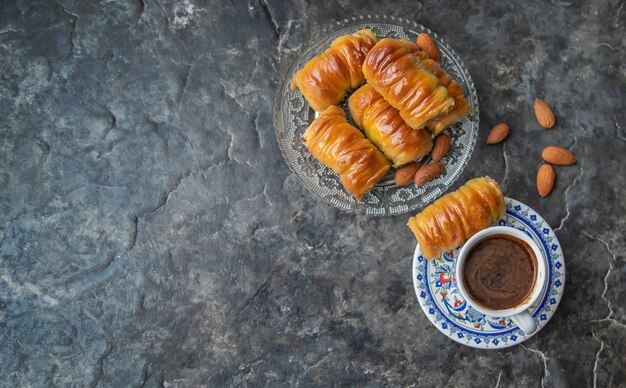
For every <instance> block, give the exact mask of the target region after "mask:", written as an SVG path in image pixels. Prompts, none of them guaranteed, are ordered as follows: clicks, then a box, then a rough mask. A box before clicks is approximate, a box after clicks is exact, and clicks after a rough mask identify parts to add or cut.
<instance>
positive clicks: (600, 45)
mask: <svg viewBox="0 0 626 388" xmlns="http://www.w3.org/2000/svg"><path fill="white" fill-rule="evenodd" d="M596 47H606V48H609V49H611V50H613V51H619V48H617V47H615V46H612V45H610V44H609V43H606V42H600V43H598V44H597V46H596Z"/></svg>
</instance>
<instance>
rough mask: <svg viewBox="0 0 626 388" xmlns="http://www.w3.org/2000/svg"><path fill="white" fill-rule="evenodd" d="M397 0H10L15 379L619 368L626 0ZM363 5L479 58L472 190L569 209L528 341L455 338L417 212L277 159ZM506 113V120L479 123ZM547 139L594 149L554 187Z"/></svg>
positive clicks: (2, 287) (609, 379)
mask: <svg viewBox="0 0 626 388" xmlns="http://www.w3.org/2000/svg"><path fill="white" fill-rule="evenodd" d="M385 3H386V2H368V1H359V2H350V1H344V0H338V1H334V2H325V3H322V2H319V3H317V2H306V1H290V2H283V1H278V0H260V1H254V0H249V1H248V2H246V1H234V2H228V1H208V2H205V1H200V0H182V1H165V2H159V1H155V0H137V1H118V0H112V1H106V2H99V4H96V2H89V1H72V0H59V1H58V2H53V1H11V0H9V1H4V2H2V3H1V4H0V163H1V168H0V205H1V211H0V253H1V260H0V385H3V386H116V387H120V386H143V385H145V386H160V385H166V386H217V387H222V386H297V385H301V386H308V385H360V386H364V385H367V386H385V385H389V386H396V385H411V384H413V386H457V385H463V386H476V387H484V386H490V385H491V386H497V385H498V384H499V386H539V385H542V386H546V387H551V386H558V387H561V386H598V387H605V386H624V385H625V381H626V380H625V379H626V376H625V372H624V371H625V370H626V337H625V335H624V334H625V330H624V329H625V322H626V311H625V308H626V300H625V297H626V293H625V292H624V284H623V283H624V280H625V273H626V266H625V261H626V238H625V234H626V217H625V216H624V214H625V213H626V195H625V194H624V190H625V189H626V184H625V176H626V173H625V171H626V147H625V146H626V129H625V128H626V115H625V114H624V106H625V101H624V100H625V91H626V88H625V86H626V82H625V80H626V65H625V64H624V57H625V55H624V54H625V53H624V47H625V37H626V34H625V33H624V27H625V23H626V9H623V8H624V3H623V1H599V0H596V1H591V2H558V1H556V2H552V3H548V2H542V3H540V4H532V3H530V2H526V1H515V2H512V3H508V4H489V2H487V1H478V2H457V1H446V2H435V1H429V2H424V3H420V2H417V1H398V2H393V4H389V5H386V4H385ZM368 13H369V14H389V15H397V16H403V17H406V18H410V19H412V20H415V21H417V22H419V23H422V24H424V25H425V26H427V27H429V28H431V29H433V30H435V31H436V32H437V33H439V34H440V35H441V36H442V37H443V38H444V39H445V40H446V41H448V42H449V43H450V44H451V45H452V46H453V47H454V48H455V50H456V51H457V52H458V53H459V54H460V56H461V58H462V59H463V60H464V62H465V64H466V65H467V66H468V68H469V70H470V73H471V74H472V76H473V79H474V81H475V83H476V87H477V90H478V94H479V98H480V105H481V117H480V119H481V130H480V133H479V143H478V144H477V146H476V149H475V153H474V156H473V158H472V160H471V161H470V163H469V165H468V167H467V169H466V170H465V172H464V174H463V176H462V178H461V179H460V180H459V181H458V182H457V184H456V186H458V185H460V184H461V183H462V182H463V181H465V180H467V179H469V178H471V177H474V176H477V175H482V174H489V175H491V176H493V177H494V178H496V179H498V180H500V181H502V183H503V187H504V189H505V191H506V193H507V195H508V196H511V197H514V198H517V199H519V200H521V201H522V202H524V203H526V204H529V205H530V206H531V207H533V208H534V209H536V210H537V211H538V212H540V213H541V214H542V215H543V216H544V217H545V218H546V220H547V221H548V222H549V223H550V224H551V225H552V226H553V227H554V228H555V229H556V231H557V235H558V237H559V239H560V241H561V243H562V246H563V248H564V251H565V255H566V261H567V285H566V290H565V295H564V298H563V300H562V303H561V306H560V308H559V309H558V312H557V313H556V315H555V316H554V317H553V319H552V321H551V322H550V323H549V324H548V325H547V327H545V329H544V330H542V331H541V332H540V333H539V334H538V335H537V336H535V337H533V338H532V339H530V340H529V341H527V342H526V343H525V344H524V346H515V347H513V348H509V349H506V350H501V351H479V350H475V349H471V348H467V347H463V346H461V345H459V344H457V343H455V342H453V341H451V340H450V339H448V338H446V337H444V336H443V335H441V334H440V333H439V332H438V331H437V330H436V329H435V328H434V327H433V326H432V325H431V324H430V322H429V321H428V319H427V318H426V317H425V316H424V314H423V313H422V311H421V309H420V307H419V305H418V303H417V300H416V298H415V295H414V293H413V289H412V282H411V274H410V269H411V256H412V253H413V250H414V247H415V243H414V240H413V237H412V235H411V234H410V232H409V230H408V229H407V228H406V227H405V223H406V220H407V217H408V216H407V215H403V216H396V217H388V218H368V217H365V216H356V215H352V214H349V213H346V212H342V211H339V210H336V209H333V208H331V207H329V206H327V205H325V204H324V203H323V202H321V201H320V200H318V199H317V198H315V197H313V195H312V194H310V193H309V192H308V191H307V190H306V189H304V187H303V186H302V185H301V184H300V183H299V181H298V180H297V178H296V177H295V176H294V175H293V174H292V173H291V172H290V170H289V169H288V167H287V165H286V163H285V162H284V161H283V159H282V157H281V154H280V151H279V149H278V145H277V142H276V139H275V135H274V128H273V118H272V115H273V109H274V102H273V101H274V95H275V89H276V86H277V84H278V81H279V79H280V77H281V74H282V73H283V72H284V71H285V70H286V68H287V66H288V64H289V62H290V61H291V60H293V59H294V58H295V57H296V55H297V51H298V49H299V48H300V47H301V46H302V45H303V44H304V43H306V42H307V40H308V39H309V38H310V36H311V34H312V33H314V32H315V31H317V30H319V28H320V27H321V26H324V25H326V24H328V23H330V22H331V21H332V20H337V19H341V18H343V17H345V16H352V15H358V14H368ZM535 97H542V98H545V99H546V100H547V101H549V102H550V104H551V105H552V106H553V107H554V109H555V112H556V116H557V126H556V128H555V129H552V130H542V129H540V128H539V126H538V125H537V123H536V121H535V119H534V116H533V112H532V101H533V100H534V98H535ZM502 121H505V122H508V123H509V124H510V126H511V128H512V134H511V136H510V138H509V139H507V140H506V142H505V143H503V144H501V145H496V146H487V145H485V144H484V139H485V138H486V135H487V131H488V129H489V128H490V127H491V126H493V125H494V124H496V123H498V122H502ZM550 144H557V145H563V146H566V147H568V148H569V149H571V150H572V151H573V152H574V153H575V154H576V156H577V157H578V160H579V162H578V164H576V165H575V166H572V167H559V168H557V174H558V177H557V184H556V187H555V190H554V192H553V193H552V194H551V195H550V196H549V197H548V198H545V199H541V198H540V197H539V196H538V194H537V193H536V190H535V187H534V182H535V174H536V170H537V168H538V166H539V164H540V150H541V148H542V147H543V146H545V145H550Z"/></svg>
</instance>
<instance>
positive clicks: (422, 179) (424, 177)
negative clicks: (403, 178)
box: [413, 162, 446, 186]
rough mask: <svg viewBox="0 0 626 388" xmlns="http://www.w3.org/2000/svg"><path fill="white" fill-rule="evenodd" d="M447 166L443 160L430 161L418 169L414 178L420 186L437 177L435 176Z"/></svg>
mask: <svg viewBox="0 0 626 388" xmlns="http://www.w3.org/2000/svg"><path fill="white" fill-rule="evenodd" d="M445 167H446V165H445V164H443V163H441V162H433V163H428V164H426V165H424V166H422V167H421V168H420V169H419V170H417V172H416V173H415V177H414V178H413V180H414V181H415V184H416V185H418V186H421V185H425V184H426V183H428V182H430V181H432V180H433V179H435V177H436V176H437V175H439V174H440V173H441V171H443V169H444V168H445Z"/></svg>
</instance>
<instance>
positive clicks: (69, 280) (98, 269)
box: [63, 253, 120, 284]
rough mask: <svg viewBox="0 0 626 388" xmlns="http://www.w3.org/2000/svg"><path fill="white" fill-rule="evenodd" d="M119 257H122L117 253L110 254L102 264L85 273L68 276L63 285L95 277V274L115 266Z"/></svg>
mask: <svg viewBox="0 0 626 388" xmlns="http://www.w3.org/2000/svg"><path fill="white" fill-rule="evenodd" d="M119 257H120V256H119V255H118V254H117V253H113V254H110V255H108V256H107V257H106V259H105V260H104V261H102V262H101V263H98V264H96V265H94V266H93V267H91V268H88V269H86V270H84V271H80V272H78V273H74V274H72V275H70V276H68V277H67V278H66V279H65V280H63V284H69V283H73V282H74V281H76V280H78V279H80V278H85V277H88V276H89V275H93V274H95V273H98V272H102V271H105V270H106V269H108V268H109V267H111V265H112V264H113V262H114V261H115V259H117V258H119Z"/></svg>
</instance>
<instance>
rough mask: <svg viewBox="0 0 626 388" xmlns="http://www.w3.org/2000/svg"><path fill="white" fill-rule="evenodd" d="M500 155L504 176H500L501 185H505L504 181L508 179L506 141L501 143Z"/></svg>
mask: <svg viewBox="0 0 626 388" xmlns="http://www.w3.org/2000/svg"><path fill="white" fill-rule="evenodd" d="M502 157H503V158H504V176H503V177H502V186H504V187H506V186H505V185H506V184H505V182H507V183H508V179H509V157H508V156H507V155H506V143H504V144H502Z"/></svg>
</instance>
